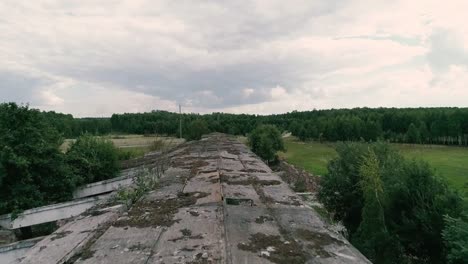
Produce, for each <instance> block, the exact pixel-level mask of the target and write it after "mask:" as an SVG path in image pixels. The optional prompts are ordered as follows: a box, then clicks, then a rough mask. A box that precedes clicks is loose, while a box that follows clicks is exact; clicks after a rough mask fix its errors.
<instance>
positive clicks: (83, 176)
mask: <svg viewBox="0 0 468 264" xmlns="http://www.w3.org/2000/svg"><path fill="white" fill-rule="evenodd" d="M66 156H67V162H68V164H69V165H70V167H71V169H72V170H73V174H74V175H76V181H77V183H78V184H80V185H81V184H85V183H91V182H97V181H102V180H107V179H110V178H113V177H115V176H116V175H117V172H118V170H119V164H118V156H117V149H116V147H115V146H114V144H113V143H112V142H111V141H110V140H107V139H104V138H99V137H94V136H91V135H89V134H85V135H82V136H81V137H79V138H78V139H77V140H76V141H75V142H74V143H73V144H72V145H71V147H70V149H69V150H68V152H67V155H66Z"/></svg>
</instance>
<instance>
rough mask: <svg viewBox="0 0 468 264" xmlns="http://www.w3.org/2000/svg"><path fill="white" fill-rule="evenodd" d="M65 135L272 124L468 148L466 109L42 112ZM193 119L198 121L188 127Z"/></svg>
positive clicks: (302, 134) (326, 135) (325, 136)
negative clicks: (264, 112) (256, 112)
mask: <svg viewBox="0 0 468 264" xmlns="http://www.w3.org/2000/svg"><path fill="white" fill-rule="evenodd" d="M43 114H44V115H45V117H46V120H48V122H50V123H51V125H53V126H54V127H55V128H56V129H57V130H58V131H59V132H61V133H62V134H63V135H64V136H65V137H77V136H79V135H81V134H83V133H84V132H87V133H91V134H97V135H102V134H108V133H111V132H114V133H128V134H165V135H171V136H177V135H178V134H179V119H180V118H182V122H183V125H182V126H183V134H185V132H189V131H191V129H192V125H197V126H199V125H200V122H202V123H203V128H206V130H207V131H209V132H214V131H216V132H222V133H228V134H233V135H247V134H248V133H249V132H250V131H252V130H253V129H254V128H255V127H257V126H258V125H260V124H271V125H275V126H276V127H277V128H278V129H279V130H280V131H290V132H291V133H292V134H293V135H295V136H297V137H298V138H300V139H301V140H318V141H361V140H364V141H368V142H369V141H377V140H385V141H389V142H397V143H414V144H442V145H460V146H468V108H354V109H330V110H313V111H304V112H297V111H294V112H290V113H285V114H278V115H267V116H262V115H248V114H226V113H212V114H205V115H200V114H182V115H179V114H177V113H173V112H167V111H152V112H148V113H126V114H114V115H112V117H110V118H73V116H71V115H65V114H60V113H55V112H44V113H43ZM195 120H198V121H199V122H198V123H195V124H194V123H193V122H194V121H195Z"/></svg>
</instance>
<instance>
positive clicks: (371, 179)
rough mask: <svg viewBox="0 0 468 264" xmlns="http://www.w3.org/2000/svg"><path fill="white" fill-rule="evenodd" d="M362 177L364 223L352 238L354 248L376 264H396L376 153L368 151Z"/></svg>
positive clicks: (362, 167)
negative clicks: (386, 219) (386, 218)
mask: <svg viewBox="0 0 468 264" xmlns="http://www.w3.org/2000/svg"><path fill="white" fill-rule="evenodd" d="M359 174H360V178H361V180H360V181H359V186H360V188H361V191H362V193H363V198H364V207H363V209H362V220H361V223H360V224H359V227H358V230H357V231H356V234H354V235H353V244H354V245H356V247H357V248H359V249H360V250H361V252H362V253H363V254H365V255H366V256H367V257H368V258H369V259H370V260H372V261H373V262H375V263H394V261H395V259H397V258H398V256H399V252H398V251H395V250H396V249H398V248H399V245H398V244H397V242H398V241H396V240H393V239H391V236H390V234H389V232H388V230H387V224H386V221H385V210H384V206H383V205H384V202H385V201H384V200H385V193H384V189H383V182H382V179H381V176H380V165H379V160H378V158H377V156H376V154H375V153H374V151H373V150H371V149H369V152H368V154H367V155H366V156H365V157H364V161H363V163H362V165H361V166H360V168H359ZM392 251H393V252H392Z"/></svg>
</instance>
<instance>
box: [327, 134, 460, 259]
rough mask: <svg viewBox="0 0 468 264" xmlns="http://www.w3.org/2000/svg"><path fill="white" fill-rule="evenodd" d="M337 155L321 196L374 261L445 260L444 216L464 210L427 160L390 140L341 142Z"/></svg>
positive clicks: (455, 214) (458, 197)
mask: <svg viewBox="0 0 468 264" xmlns="http://www.w3.org/2000/svg"><path fill="white" fill-rule="evenodd" d="M369 149H370V150H369ZM369 151H371V152H373V153H375V157H374V156H373V155H370V154H369ZM337 153H338V156H337V157H336V158H335V159H333V160H331V161H330V163H329V165H328V171H329V172H328V173H327V174H326V175H324V176H323V177H322V178H321V188H320V190H319V194H318V197H319V199H320V201H322V203H323V204H324V205H325V207H326V208H327V210H329V211H330V212H332V213H333V215H334V217H335V219H336V220H340V221H342V222H343V224H344V225H345V226H346V228H347V230H348V233H349V234H350V238H351V241H352V242H353V243H355V244H356V246H357V247H358V248H360V249H361V250H362V251H363V253H364V254H366V255H367V256H368V257H369V258H371V259H372V260H374V261H375V263H387V262H390V263H396V262H413V261H416V260H418V261H420V262H421V263H443V260H444V258H445V256H444V242H443V239H442V235H441V234H442V231H443V229H444V219H443V216H444V215H449V216H451V217H457V216H458V215H459V214H460V212H461V209H462V199H461V198H460V196H459V195H458V194H457V193H455V192H453V191H452V190H451V189H449V188H448V187H447V185H446V184H445V183H444V182H442V181H441V179H440V177H436V176H435V175H434V172H433V170H432V169H431V168H430V167H429V165H428V164H427V163H425V162H422V161H407V160H405V159H404V158H403V157H402V156H401V154H399V153H398V152H397V151H396V150H394V149H392V148H391V147H390V146H389V145H388V144H385V143H380V142H377V143H373V144H365V143H352V142H351V143H341V144H337ZM377 176H380V181H379V180H378V179H379V177H377ZM363 187H365V188H363ZM381 190H382V191H381ZM371 194H373V196H371ZM376 197H379V199H377V198H376ZM382 210H383V214H382ZM382 215H383V216H384V218H382ZM382 219H384V222H385V226H386V231H385V230H383V229H382V230H379V228H378V226H381V227H383V224H382V222H383V220H382ZM376 230H377V231H376ZM374 235H375V236H374ZM371 241H373V242H371ZM381 249H385V250H381Z"/></svg>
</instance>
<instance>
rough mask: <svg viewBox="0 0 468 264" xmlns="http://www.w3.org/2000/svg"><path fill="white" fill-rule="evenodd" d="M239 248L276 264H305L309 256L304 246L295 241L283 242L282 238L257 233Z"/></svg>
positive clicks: (239, 245)
mask: <svg viewBox="0 0 468 264" xmlns="http://www.w3.org/2000/svg"><path fill="white" fill-rule="evenodd" d="M237 248H239V249H240V250H244V251H250V252H254V253H258V254H259V256H260V257H263V258H266V259H268V260H270V261H271V262H274V263H290V264H299V263H305V262H306V260H307V254H306V253H305V252H304V251H303V250H302V246H301V245H300V244H299V243H297V242H295V241H294V240H291V241H286V240H282V239H281V237H280V236H275V235H266V234H263V233H256V234H253V235H251V236H250V238H249V242H248V243H239V244H238V245H237Z"/></svg>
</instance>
